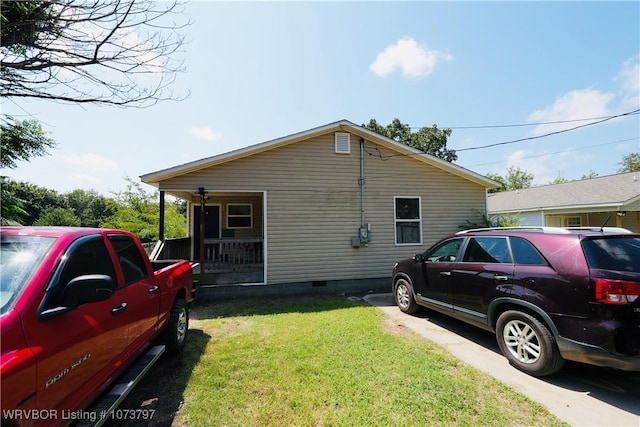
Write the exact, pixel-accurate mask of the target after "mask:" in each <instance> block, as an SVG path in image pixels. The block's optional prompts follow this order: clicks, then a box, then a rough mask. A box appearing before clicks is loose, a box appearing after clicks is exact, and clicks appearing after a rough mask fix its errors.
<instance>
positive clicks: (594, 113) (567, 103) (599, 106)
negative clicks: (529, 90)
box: [528, 89, 615, 135]
mask: <svg viewBox="0 0 640 427" xmlns="http://www.w3.org/2000/svg"><path fill="white" fill-rule="evenodd" d="M614 97H615V95H614V94H613V93H609V92H602V91H599V90H594V89H579V90H573V91H571V92H567V93H565V94H564V95H561V96H559V97H557V98H556V99H555V101H554V102H553V104H552V105H551V106H549V107H546V108H545V109H542V110H537V111H534V112H533V113H531V114H530V115H529V118H528V120H529V122H531V123H543V122H560V121H569V120H581V119H591V118H596V117H605V116H609V115H611V114H612V113H611V111H610V110H609V104H610V103H611V101H612V100H613V99H614ZM587 123H588V122H583V121H573V122H570V123H553V124H544V125H538V126H536V127H535V128H534V130H533V131H532V134H533V135H542V134H546V133H550V132H557V131H560V130H564V129H570V128H574V127H576V126H580V125H582V124H587Z"/></svg>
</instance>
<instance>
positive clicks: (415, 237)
mask: <svg viewBox="0 0 640 427" xmlns="http://www.w3.org/2000/svg"><path fill="white" fill-rule="evenodd" d="M393 204H394V206H393V208H394V209H393V210H394V222H395V231H396V245H420V244H422V215H421V210H420V197H394V198H393Z"/></svg>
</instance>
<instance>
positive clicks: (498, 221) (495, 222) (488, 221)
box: [460, 211, 521, 230]
mask: <svg viewBox="0 0 640 427" xmlns="http://www.w3.org/2000/svg"><path fill="white" fill-rule="evenodd" d="M475 213H476V214H477V215H476V218H474V219H473V220H472V221H470V220H467V222H466V223H465V224H464V225H461V226H460V229H461V230H469V229H473V228H495V227H517V226H518V225H520V223H521V219H520V217H519V216H518V215H489V214H488V213H487V212H484V211H475Z"/></svg>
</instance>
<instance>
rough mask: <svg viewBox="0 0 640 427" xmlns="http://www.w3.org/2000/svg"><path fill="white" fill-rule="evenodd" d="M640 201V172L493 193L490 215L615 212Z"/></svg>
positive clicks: (490, 197) (488, 201) (489, 204)
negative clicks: (587, 210)
mask: <svg viewBox="0 0 640 427" xmlns="http://www.w3.org/2000/svg"><path fill="white" fill-rule="evenodd" d="M639 200H640V172H638V171H636V172H628V173H622V174H617V175H608V176H602V177H597V178H592V179H583V180H580V181H571V182H565V183H562V184H552V185H544V186H540V187H531V188H525V189H522V190H514V191H505V192H500V193H491V194H489V197H488V198H487V210H488V211H489V212H490V213H506V212H527V211H537V210H551V209H567V208H571V209H576V208H594V207H602V208H615V207H621V206H625V205H629V204H631V203H635V202H637V201H639Z"/></svg>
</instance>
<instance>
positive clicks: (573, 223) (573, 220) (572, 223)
mask: <svg viewBox="0 0 640 427" xmlns="http://www.w3.org/2000/svg"><path fill="white" fill-rule="evenodd" d="M581 226H582V218H581V217H579V216H570V217H568V218H567V227H581Z"/></svg>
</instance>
